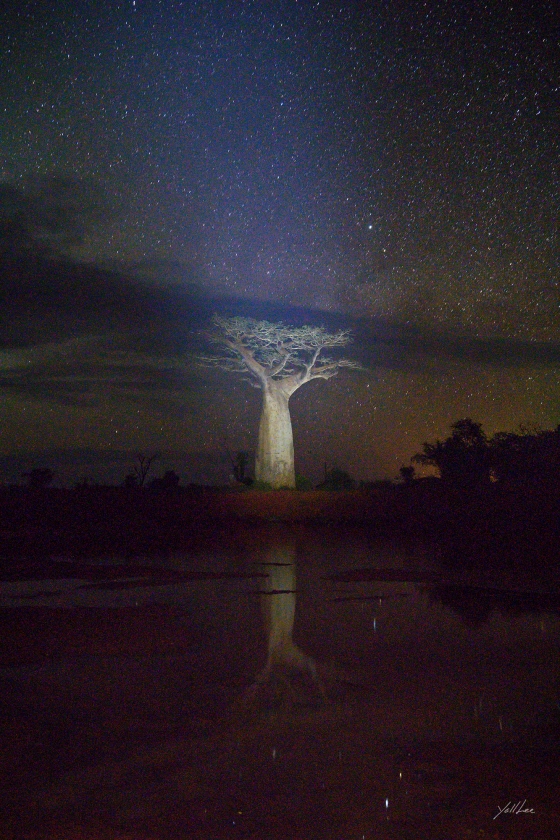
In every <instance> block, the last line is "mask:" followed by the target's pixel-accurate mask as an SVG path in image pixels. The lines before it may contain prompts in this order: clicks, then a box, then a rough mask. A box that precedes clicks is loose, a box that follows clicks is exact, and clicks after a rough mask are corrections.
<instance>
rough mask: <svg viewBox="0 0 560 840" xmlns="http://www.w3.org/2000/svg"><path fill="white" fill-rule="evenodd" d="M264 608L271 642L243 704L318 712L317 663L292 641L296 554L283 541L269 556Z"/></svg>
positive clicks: (263, 587)
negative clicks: (316, 710)
mask: <svg viewBox="0 0 560 840" xmlns="http://www.w3.org/2000/svg"><path fill="white" fill-rule="evenodd" d="M262 567H263V569H264V570H265V571H266V572H267V573H268V576H267V577H265V578H262V584H261V595H260V599H261V605H262V611H263V617H264V624H265V629H266V633H267V637H268V650H267V659H266V664H265V666H264V668H263V670H262V671H261V672H260V674H259V675H258V676H257V677H256V679H255V681H254V682H253V684H252V685H251V686H250V687H249V688H248V689H247V691H246V692H245V693H244V695H243V698H242V706H243V707H244V708H245V709H252V710H254V711H257V712H258V711H266V710H279V709H282V708H288V709H294V708H301V707H304V708H305V707H307V708H317V707H319V706H320V705H321V704H322V703H324V702H325V701H326V694H325V690H324V687H323V683H322V681H321V679H320V677H319V675H318V673H317V665H316V662H315V660H314V659H313V657H311V656H308V655H307V654H306V653H304V652H303V651H302V650H301V648H300V647H299V646H298V645H297V644H296V643H295V642H294V640H293V632H294V621H295V613H296V550H295V545H294V541H293V539H290V538H289V537H284V538H283V539H278V541H277V542H274V543H272V544H271V545H270V546H269V547H268V548H267V550H266V553H265V557H264V561H263V562H262Z"/></svg>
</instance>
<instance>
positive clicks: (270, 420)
mask: <svg viewBox="0 0 560 840" xmlns="http://www.w3.org/2000/svg"><path fill="white" fill-rule="evenodd" d="M289 399H290V397H289V396H286V394H285V393H284V392H283V390H282V388H281V387H280V384H279V383H278V384H277V383H276V382H274V381H272V382H267V383H266V387H265V388H264V389H263V406H262V413H261V422H260V426H259V444H258V448H257V458H256V463H255V478H256V479H257V481H262V482H265V483H266V484H270V485H271V487H295V485H296V474H295V468H294V437H293V433H292V419H291V417H290V406H289Z"/></svg>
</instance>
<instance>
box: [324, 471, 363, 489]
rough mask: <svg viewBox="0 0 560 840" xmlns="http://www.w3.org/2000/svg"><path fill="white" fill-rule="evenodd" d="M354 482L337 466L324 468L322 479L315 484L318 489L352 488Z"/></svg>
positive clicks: (353, 487)
mask: <svg viewBox="0 0 560 840" xmlns="http://www.w3.org/2000/svg"><path fill="white" fill-rule="evenodd" d="M355 487H356V482H355V481H354V479H353V478H351V477H350V475H349V474H348V473H347V472H345V470H341V469H339V468H338V467H333V468H332V469H331V470H325V478H324V480H323V481H322V482H321V483H320V484H318V485H317V489H318V490H354V489H355Z"/></svg>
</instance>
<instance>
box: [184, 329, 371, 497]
mask: <svg viewBox="0 0 560 840" xmlns="http://www.w3.org/2000/svg"><path fill="white" fill-rule="evenodd" d="M214 327H215V330H214V332H213V333H212V334H211V336H210V338H211V340H212V342H213V343H214V344H216V345H218V346H219V347H220V350H221V352H220V353H219V354H217V355H209V356H199V362H200V363H201V364H204V365H208V366H212V367H218V368H221V369H222V370H226V371H229V372H230V373H238V374H242V375H243V376H244V378H245V379H246V380H247V381H249V382H250V384H251V385H253V386H254V387H255V388H260V389H261V391H262V395H263V404H262V412H261V420H260V426H259V441H258V447H257V457H256V464H255V478H256V480H257V481H260V482H263V483H266V484H268V485H270V486H271V487H274V488H279V487H295V484H296V480H295V470H294V441H293V434H292V421H291V418H290V408H289V400H290V397H291V396H292V394H293V393H294V392H295V391H297V389H298V388H301V386H302V385H305V383H306V382H311V380H312V379H331V377H333V376H336V374H337V373H338V371H339V370H340V369H341V368H354V369H359V368H360V367H361V366H360V365H359V364H358V363H357V362H354V361H351V360H350V359H334V358H332V357H331V356H329V355H325V351H326V350H329V349H334V348H339V347H344V346H345V345H346V344H348V343H349V342H350V341H351V337H350V333H349V332H348V330H339V331H338V332H335V333H329V332H327V331H326V330H325V329H323V327H311V326H306V327H287V326H285V325H284V324H281V323H276V324H272V323H270V322H269V321H257V320H255V319H253V318H242V317H239V316H238V317H234V318H221V317H219V316H217V315H216V316H215V317H214Z"/></svg>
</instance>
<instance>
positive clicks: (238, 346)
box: [198, 315, 361, 393]
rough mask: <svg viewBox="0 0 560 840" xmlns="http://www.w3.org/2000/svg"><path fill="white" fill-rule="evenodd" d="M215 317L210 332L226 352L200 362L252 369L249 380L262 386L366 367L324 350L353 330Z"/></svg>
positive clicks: (292, 385)
mask: <svg viewBox="0 0 560 840" xmlns="http://www.w3.org/2000/svg"><path fill="white" fill-rule="evenodd" d="M213 323H214V327H215V329H214V331H213V332H212V333H211V334H210V336H209V337H210V340H211V341H212V343H214V344H216V345H219V346H220V348H221V350H222V352H221V353H219V354H215V355H202V356H199V357H198V358H199V362H200V363H201V364H203V365H208V366H211V367H218V368H221V369H222V370H226V371H228V372H230V373H239V374H243V375H246V374H247V373H248V374H249V375H250V377H249V381H250V383H251V384H252V385H254V386H255V387H257V388H260V387H262V386H263V385H264V384H265V383H266V381H267V380H274V381H276V382H278V381H282V382H283V384H284V386H285V389H287V390H288V392H289V393H293V391H295V390H296V389H297V388H299V386H300V385H303V384H304V383H305V382H309V381H311V380H312V379H330V378H331V377H332V376H336V374H337V373H338V371H339V369H340V368H342V367H346V368H353V369H360V368H361V365H360V364H359V363H358V362H356V361H352V360H350V359H335V358H332V357H331V356H330V355H324V351H325V350H327V349H332V348H339V347H344V346H345V345H346V344H349V343H350V342H351V340H352V339H351V336H350V333H349V331H348V330H339V331H338V332H334V333H330V332H327V330H325V329H324V328H323V327H312V326H304V327H288V326H285V325H284V324H282V323H271V322H269V321H257V320H256V319H254V318H244V317H240V316H236V317H233V318H222V317H220V316H218V315H216V316H215V317H214V321H213Z"/></svg>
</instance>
